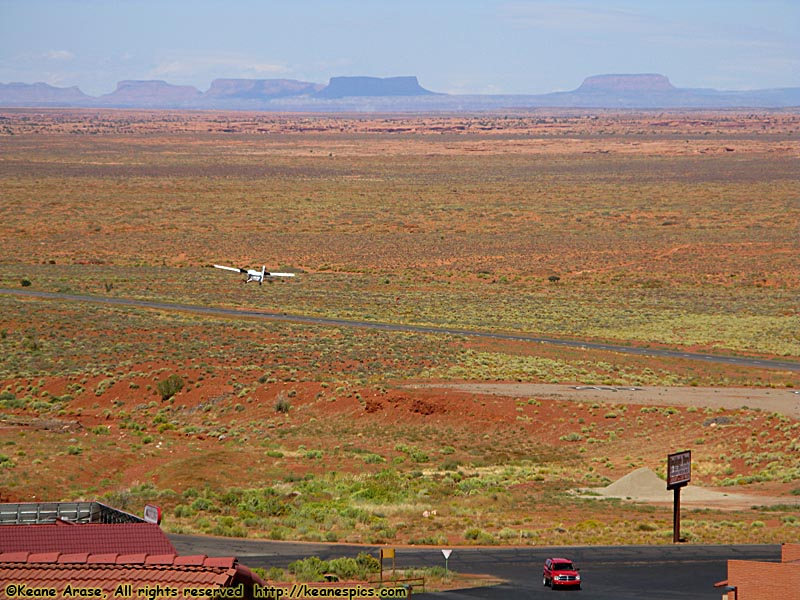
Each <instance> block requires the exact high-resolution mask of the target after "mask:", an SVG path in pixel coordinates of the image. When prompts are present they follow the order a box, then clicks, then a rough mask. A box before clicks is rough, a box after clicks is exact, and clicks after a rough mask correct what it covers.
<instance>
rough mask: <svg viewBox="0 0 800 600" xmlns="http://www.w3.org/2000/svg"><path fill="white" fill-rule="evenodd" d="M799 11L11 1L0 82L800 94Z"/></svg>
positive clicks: (795, 1)
mask: <svg viewBox="0 0 800 600" xmlns="http://www.w3.org/2000/svg"><path fill="white" fill-rule="evenodd" d="M799 31H800V0H663V1H662V0H616V1H615V0H607V1H594V0H563V1H559V0H484V1H477V0H458V1H455V0H427V1H423V0H392V1H383V2H380V1H372V2H369V1H366V0H330V1H324V0H287V1H284V0H227V1H219V0H0V82H2V83H9V82H12V81H21V82H25V83H34V82H38V81H43V82H45V83H49V84H51V85H56V86H72V85H77V86H79V87H80V88H81V89H82V90H83V91H84V92H86V93H88V94H92V95H100V94H105V93H109V92H112V91H113V90H114V89H115V87H116V83H117V82H118V81H120V80H124V79H162V80H166V81H169V82H170V83H174V84H187V85H194V86H196V87H197V88H199V89H200V90H206V89H208V87H209V85H210V84H211V81H212V80H213V79H215V78H219V77H234V78H235V77H244V78H258V79H262V78H264V79H268V78H287V79H300V80H303V81H314V82H318V83H327V81H328V79H330V78H331V77H335V76H339V75H370V76H375V77H390V76H399V75H416V76H418V77H419V80H420V83H421V84H422V85H423V86H424V87H426V88H428V89H430V90H433V91H436V92H448V93H455V94H501V93H502V94H520V93H521V94H528V93H529V94H537V93H546V92H552V91H562V90H570V89H574V88H576V87H578V86H579V85H580V83H581V82H582V81H583V79H584V78H585V77H588V76H590V75H598V74H604V73H660V74H663V75H666V76H668V77H669V78H670V80H671V81H672V83H673V84H674V85H676V86H678V87H713V88H717V89H724V90H746V89H757V88H771V87H800V35H799V34H798V32H799Z"/></svg>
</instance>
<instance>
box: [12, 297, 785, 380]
mask: <svg viewBox="0 0 800 600" xmlns="http://www.w3.org/2000/svg"><path fill="white" fill-rule="evenodd" d="M0 294H3V295H7V296H16V297H23V298H39V299H43V300H60V301H74V302H91V303H96V304H110V305H114V306H129V307H135V308H147V309H155V310H163V311H176V312H190V313H198V314H206V315H212V316H217V317H225V318H243V319H263V320H268V321H287V322H292V323H308V324H311V325H322V326H329V327H357V328H364V329H376V330H382V331H403V332H410V333H430V334H438V335H458V336H470V337H480V338H491V339H499V340H513V341H521V342H530V343H536V344H550V345H556V346H568V347H571V348H590V349H593V350H609V351H612V352H620V353H624V354H637V355H644V356H664V357H668V358H683V359H686V360H692V361H705V362H715V363H723V364H730V365H740V366H748V367H759V368H765V369H780V370H783V371H800V363H797V362H789V361H779V360H762V359H757V358H746V357H739V356H721V355H714V354H699V353H692V352H681V351H678V350H664V349H658V348H641V347H638V348H637V347H631V346H620V345H614V344H602V343H598V342H587V341H580V340H563V339H558V338H549V337H541V336H535V335H527V334H517V333H500V332H494V331H477V330H470V329H457V328H451V327H428V326H425V325H402V324H392V323H377V322H372V321H354V320H347V319H333V318H325V317H309V316H306V315H291V314H286V313H268V312H261V311H255V310H245V309H242V310H239V309H232V308H221V307H213V306H198V305H193V304H175V303H168V302H152V301H149V300H135V299H131V298H113V297H108V296H83V295H78V294H60V293H55V292H40V291H36V290H20V289H7V288H0Z"/></svg>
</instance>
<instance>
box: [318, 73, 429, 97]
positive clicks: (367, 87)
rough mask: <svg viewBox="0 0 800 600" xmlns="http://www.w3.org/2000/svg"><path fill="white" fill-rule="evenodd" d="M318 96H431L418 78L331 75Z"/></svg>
mask: <svg viewBox="0 0 800 600" xmlns="http://www.w3.org/2000/svg"><path fill="white" fill-rule="evenodd" d="M315 95H316V97H317V98H331V99H332V98H350V97H359V96H430V95H434V92H431V91H430V90H426V89H425V88H423V87H422V86H421V85H420V84H419V82H418V81H417V78H416V77H414V76H409V77H385V78H381V77H331V80H330V83H329V84H328V86H327V87H326V88H325V89H323V90H321V91H320V92H318V93H317V94H315Z"/></svg>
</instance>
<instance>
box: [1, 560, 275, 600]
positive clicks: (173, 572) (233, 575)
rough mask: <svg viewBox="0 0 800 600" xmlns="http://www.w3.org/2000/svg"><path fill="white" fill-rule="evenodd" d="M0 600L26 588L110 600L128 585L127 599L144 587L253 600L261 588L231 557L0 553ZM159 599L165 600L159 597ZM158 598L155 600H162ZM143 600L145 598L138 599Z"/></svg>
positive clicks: (256, 580)
mask: <svg viewBox="0 0 800 600" xmlns="http://www.w3.org/2000/svg"><path fill="white" fill-rule="evenodd" d="M0 582H2V587H0V599H3V600H4V599H6V598H14V597H17V598H18V597H20V596H19V594H16V595H15V594H12V593H10V592H13V591H14V590H13V589H11V590H9V586H10V585H11V586H14V585H25V586H27V589H31V590H33V589H44V588H51V589H55V590H56V595H55V598H75V597H76V596H75V595H71V596H70V595H65V593H64V592H65V589H66V588H67V586H73V587H79V588H99V589H101V590H103V591H104V592H105V593H106V595H107V596H106V597H107V598H113V597H114V592H115V591H117V587H118V586H119V585H120V584H131V586H132V589H131V593H130V594H126V593H123V594H120V595H118V597H120V596H129V597H132V598H138V597H140V596H138V595H137V589H138V588H142V587H144V586H147V585H158V586H161V588H165V587H166V586H169V587H172V588H175V589H177V590H178V591H177V592H176V595H177V596H178V597H181V598H182V597H184V596H183V590H184V589H186V588H198V589H203V590H210V589H215V588H222V587H233V586H237V585H240V584H241V585H243V586H244V588H245V591H244V594H243V595H244V597H245V598H247V597H252V589H253V586H254V585H255V584H258V585H262V586H263V585H266V582H265V581H263V580H262V579H261V578H260V577H259V576H258V575H256V574H255V573H253V572H252V571H251V570H250V569H248V568H247V567H246V566H244V565H240V564H239V562H238V560H237V559H236V558H233V557H222V558H208V557H207V556H205V555H193V556H177V555H174V554H172V555H160V556H150V555H147V554H66V553H59V552H47V553H32V552H7V553H2V554H0ZM162 596H163V597H166V596H165V595H164V594H162ZM162 596H159V598H161V597H162ZM141 597H142V598H147V597H148V596H147V595H146V594H145V595H143V596H141Z"/></svg>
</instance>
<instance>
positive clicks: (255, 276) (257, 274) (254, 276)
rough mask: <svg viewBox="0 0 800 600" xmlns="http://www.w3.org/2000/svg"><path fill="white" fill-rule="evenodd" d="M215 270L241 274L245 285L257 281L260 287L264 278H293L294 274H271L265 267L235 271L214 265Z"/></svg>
mask: <svg viewBox="0 0 800 600" xmlns="http://www.w3.org/2000/svg"><path fill="white" fill-rule="evenodd" d="M214 266H215V267H216V268H217V269H225V270H226V271H233V272H234V273H242V274H243V275H247V279H245V280H244V282H245V283H250V282H251V281H257V282H258V285H261V282H263V281H264V279H265V278H269V277H294V273H272V272H270V271H267V267H266V266H263V267H261V270H260V271H257V270H256V269H237V268H236V267H226V266H225V265H214Z"/></svg>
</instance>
